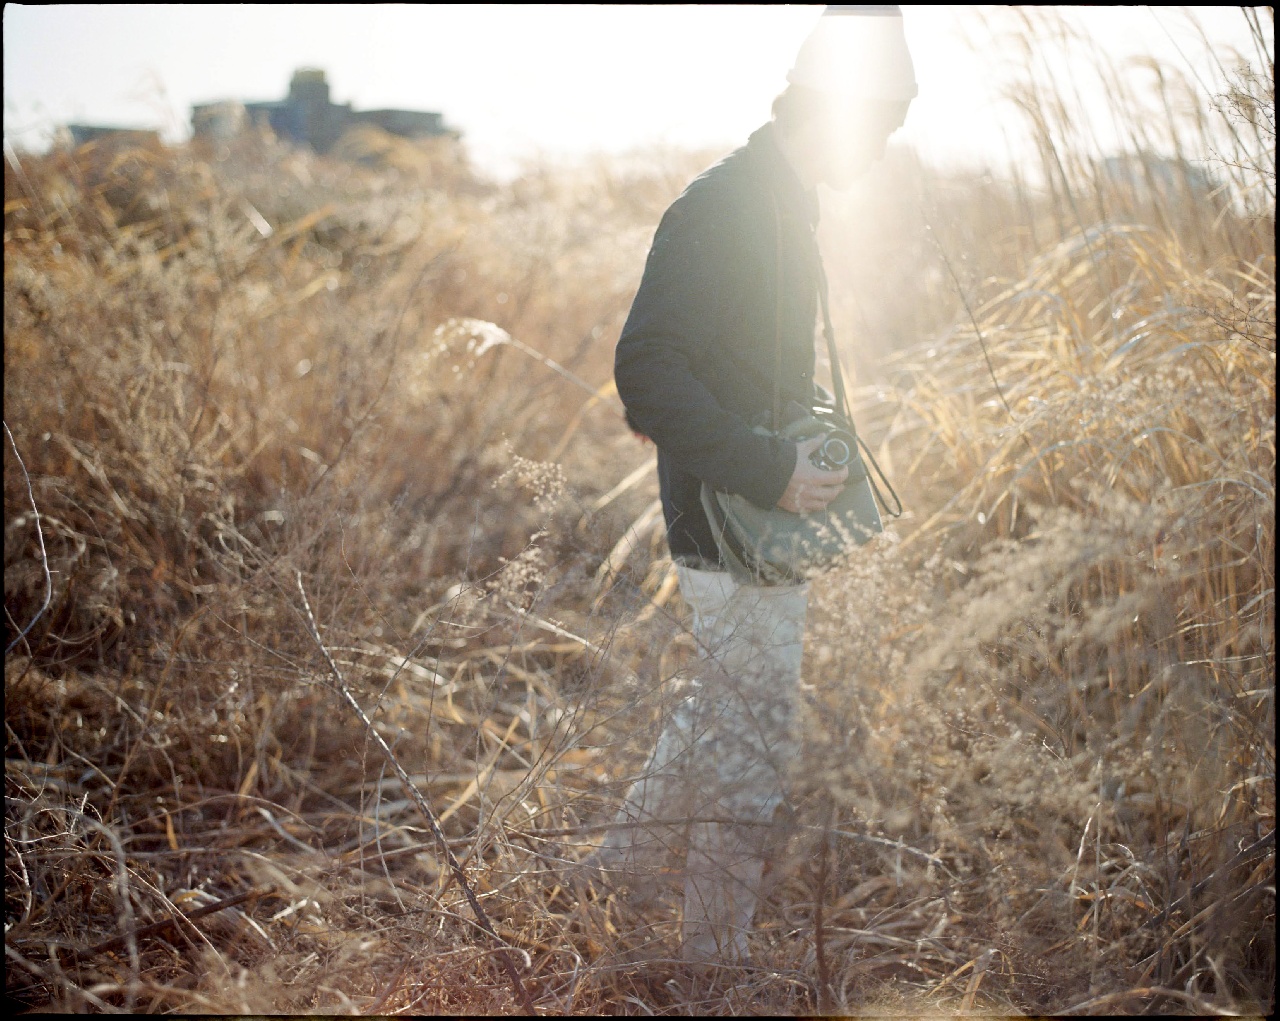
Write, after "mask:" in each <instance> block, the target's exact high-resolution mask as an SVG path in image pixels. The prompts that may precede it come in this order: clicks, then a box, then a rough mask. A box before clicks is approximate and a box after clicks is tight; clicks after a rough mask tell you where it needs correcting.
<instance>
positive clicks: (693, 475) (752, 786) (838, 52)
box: [592, 6, 916, 960]
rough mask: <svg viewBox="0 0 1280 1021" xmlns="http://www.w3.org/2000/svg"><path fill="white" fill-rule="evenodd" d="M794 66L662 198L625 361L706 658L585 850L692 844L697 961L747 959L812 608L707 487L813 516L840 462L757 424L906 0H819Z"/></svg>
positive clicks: (621, 874) (608, 865)
mask: <svg viewBox="0 0 1280 1021" xmlns="http://www.w3.org/2000/svg"><path fill="white" fill-rule="evenodd" d="M787 80H788V82H789V83H790V84H789V85H788V87H787V89H786V91H785V92H784V93H783V94H782V95H781V96H779V97H778V99H777V100H776V101H775V103H774V110H773V114H774V116H773V118H772V120H771V121H770V123H768V124H766V125H765V126H763V127H762V128H760V129H759V130H758V131H756V132H755V133H754V134H752V135H751V137H750V139H749V140H748V142H747V144H746V145H745V146H743V147H742V148H740V149H738V150H737V151H735V152H733V153H731V154H730V155H729V156H727V157H726V158H725V159H723V160H722V161H721V162H720V163H718V164H716V165H715V166H713V167H712V168H711V169H709V170H707V171H706V172H705V173H703V174H702V175H701V176H699V177H698V178H697V179H696V180H695V181H693V183H692V184H690V185H689V187H688V188H687V189H686V190H685V191H684V193H683V194H682V195H681V196H680V197H679V198H678V199H677V200H676V201H675V202H674V203H673V204H672V206H671V207H670V208H669V209H668V210H667V212H666V214H665V215H664V216H663V218H662V221H661V223H660V225H659V227H658V230H657V233H656V234H655V236H654V240H653V246H652V249H651V250H650V253H649V257H648V261H647V263H646V265H645V270H644V276H643V279H642V281H641V284H640V288H639V291H638V292H637V294H636V298H635V302H634V304H633V305H632V308H631V313H630V316H629V317H628V319H627V322H626V325H625V327H624V328H623V331H622V335H621V338H620V340H619V342H618V347H617V353H616V361H615V378H616V381H617V385H618V393H619V395H620V396H621V398H622V401H623V403H624V404H625V406H626V410H627V419H628V422H629V423H630V424H631V426H632V427H633V428H634V429H635V430H636V431H637V432H640V433H642V434H643V435H645V436H648V437H649V438H650V439H652V440H653V441H654V443H655V444H656V446H657V448H658V477H659V483H660V487H661V493H662V503H663V510H664V514H665V519H666V525H667V539H668V544H669V546H670V549H671V555H672V558H673V559H674V561H675V563H676V565H677V570H678V573H679V580H680V590H681V594H682V596H683V598H684V600H685V602H686V603H687V604H688V605H689V606H690V608H691V609H692V612H693V632H694V636H695V638H696V640H697V643H698V646H699V656H700V666H699V671H698V676H697V678H696V679H694V680H693V681H692V682H691V684H690V685H689V686H688V688H687V689H686V692H685V697H684V698H683V700H682V701H681V703H680V704H679V706H678V707H677V708H676V710H675V711H674V712H673V714H672V717H671V719H670V720H669V721H668V722H667V724H666V726H665V728H664V730H663V733H662V735H661V737H660V738H659V741H658V744H657V747H656V748H655V750H654V752H653V754H652V756H651V757H650V760H649V762H648V764H647V765H646V768H645V772H644V774H643V775H642V777H641V778H640V779H639V780H638V781H637V782H636V783H635V784H634V786H633V788H632V789H631V791H630V793H629V794H628V796H627V799H626V803H625V804H624V806H623V808H622V810H621V812H620V813H619V817H618V820H617V823H618V824H617V825H616V826H615V828H614V829H613V830H611V831H610V833H609V835H608V837H607V839H606V841H605V843H604V845H603V847H602V848H601V849H600V850H599V851H598V852H597V853H596V855H594V856H593V858H592V867H593V868H596V869H598V870H601V871H602V873H603V874H604V875H606V876H610V877H612V879H613V881H614V882H615V883H616V884H623V885H629V886H631V887H632V888H633V889H635V888H637V887H639V886H641V885H643V884H642V882H641V880H642V877H643V876H644V875H645V874H646V873H647V872H653V871H656V870H658V869H660V868H661V866H662V865H663V864H664V863H665V855H666V853H667V852H668V851H670V850H671V849H673V848H675V847H678V846H679V845H680V844H681V843H684V842H686V841H687V858H686V862H685V868H684V873H685V889H684V916H683V952H684V955H685V956H686V958H687V959H690V960H717V959H718V960H742V959H745V957H746V935H747V933H748V931H749V930H750V926H751V922H752V919H753V917H754V914H755V910H756V906H757V903H758V901H759V896H760V881H761V876H762V870H763V866H764V860H765V856H766V851H767V846H768V841H767V839H766V838H767V833H768V829H769V824H770V823H771V819H772V816H773V815H774V812H775V809H777V808H779V807H780V806H782V805H783V804H784V803H785V790H786V787H785V784H786V769H785V766H786V763H787V762H788V761H789V760H791V759H792V758H794V756H795V753H796V752H797V750H798V746H797V743H796V739H795V736H794V735H793V733H792V727H791V721H792V715H793V710H794V703H795V698H796V694H797V691H798V687H799V682H800V665H801V658H802V651H803V634H804V619H805V612H806V607H807V586H805V585H781V586H762V585H756V584H750V583H744V582H743V581H742V580H740V579H737V578H735V577H734V576H732V575H731V574H729V573H728V572H727V571H726V570H725V569H724V564H723V563H722V561H721V557H720V554H719V552H718V549H717V545H716V539H715V536H714V534H713V531H712V527H711V525H710V523H709V522H708V520H707V516H706V514H705V512H704V510H703V506H702V502H701V495H700V494H701V488H702V484H703V482H707V483H709V484H710V485H711V486H712V487H714V488H716V489H720V490H727V491H729V492H732V493H739V494H742V495H744V496H746V497H747V498H748V499H749V500H751V501H752V502H753V503H755V504H758V505H759V506H761V507H765V508H771V507H774V506H777V507H780V508H782V509H784V510H787V511H791V512H794V513H801V514H804V513H813V512H816V511H820V510H822V509H823V508H825V507H826V506H827V504H828V503H830V502H831V501H832V500H833V499H835V497H836V496H837V495H838V494H839V492H840V490H841V488H842V486H843V484H844V483H845V481H846V479H847V477H848V469H847V468H841V469H840V470H838V471H824V470H822V469H820V468H818V467H815V466H814V465H813V464H812V463H811V461H810V456H809V455H810V454H811V453H812V452H813V451H814V450H815V449H816V448H817V446H818V445H819V443H820V442H821V438H814V439H811V440H806V441H803V442H800V443H792V442H788V441H785V440H781V439H778V438H776V437H773V436H769V435H765V434H762V433H760V432H758V431H757V430H756V429H754V428H753V427H754V426H757V425H763V424H765V423H767V422H768V420H769V412H770V410H771V409H772V408H773V407H774V404H775V398H780V399H781V400H782V401H785V402H790V401H795V402H796V403H798V404H799V405H801V406H802V407H806V408H809V407H812V406H813V405H814V402H815V398H816V392H815V384H814V380H813V371H814V361H815V359H814V326H815V318H816V314H817V310H818V301H819V287H820V281H821V274H822V268H821V262H820V256H819V253H818V249H817V243H816V241H815V238H814V230H815V228H816V226H817V220H818V200H817V194H816V186H817V185H818V184H825V185H828V186H830V187H833V188H846V187H848V186H849V185H850V184H851V183H852V182H853V181H854V180H855V179H856V178H857V177H858V176H859V175H860V174H862V173H863V172H864V171H866V170H867V169H868V168H869V167H870V166H871V164H872V163H873V162H874V161H876V160H878V159H879V158H880V157H881V156H882V155H883V154H884V147H885V144H886V142H887V141H888V138H889V136H890V135H891V134H892V133H893V132H894V131H895V130H896V129H897V128H898V127H900V126H901V124H902V122H903V119H904V118H905V116H906V111H907V106H908V104H909V102H910V100H911V99H912V98H913V97H914V96H915V94H916V84H915V75H914V71H913V69H912V65H911V59H910V56H909V55H908V53H907V48H906V42H905V37H904V35H903V31H902V18H901V14H900V12H899V10H898V8H897V7H896V6H877V7H828V8H827V9H826V11H825V12H824V13H823V15H822V17H821V19H820V20H819V23H818V25H817V27H816V28H815V29H814V31H813V33H812V34H811V35H810V36H809V38H808V39H807V40H806V41H805V43H804V45H803V46H802V48H801V50H800V53H799V55H798V57H797V59H796V63H795V67H793V68H792V70H791V72H790V73H789V74H788V76H787Z"/></svg>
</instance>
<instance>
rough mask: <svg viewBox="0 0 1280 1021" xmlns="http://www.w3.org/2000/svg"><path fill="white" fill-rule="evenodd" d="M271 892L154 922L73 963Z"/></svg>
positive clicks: (76, 955)
mask: <svg viewBox="0 0 1280 1021" xmlns="http://www.w3.org/2000/svg"><path fill="white" fill-rule="evenodd" d="M271 892H272V891H271V890H250V891H249V892H248V893H241V894H237V895H236V896H234V897H227V898H226V899H225V900H220V901H217V902H216V903H214V904H207V905H205V906H204V907H202V908H197V909H196V910H195V911H192V912H189V913H184V914H181V915H172V916H170V917H169V918H162V919H161V920H160V921H158V922H152V923H151V924H150V925H143V926H140V927H138V928H137V929H134V930H132V931H131V932H128V933H126V934H125V935H123V936H115V937H113V938H112V939H109V940H105V941H104V942H102V943H99V944H98V945H97V946H93V947H89V948H88V949H87V950H77V951H76V952H75V953H74V954H72V958H71V959H72V961H73V962H74V961H82V960H84V959H85V958H88V957H93V956H94V955H95V954H105V953H106V952H107V951H109V950H120V949H123V948H124V947H125V946H127V945H128V943H129V941H130V940H139V939H142V938H144V937H147V936H158V935H159V934H160V933H162V932H166V931H168V930H169V929H174V928H177V927H178V925H179V924H180V923H182V922H193V921H195V920H196V919H197V918H203V917H204V916H205V915H212V914H216V913H217V912H219V911H225V910H226V909H227V908H234V907H238V906H239V905H241V904H244V903H245V902H246V901H251V900H257V899H258V898H260V897H265V896H266V895H267V894H269V893H271Z"/></svg>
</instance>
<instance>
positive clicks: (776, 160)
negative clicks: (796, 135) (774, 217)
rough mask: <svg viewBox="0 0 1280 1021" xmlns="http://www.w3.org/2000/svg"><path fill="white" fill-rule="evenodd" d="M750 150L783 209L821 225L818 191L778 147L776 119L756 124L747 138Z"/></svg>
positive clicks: (806, 221) (811, 223)
mask: <svg viewBox="0 0 1280 1021" xmlns="http://www.w3.org/2000/svg"><path fill="white" fill-rule="evenodd" d="M747 150H748V152H750V153H752V155H753V156H754V157H755V161H756V165H757V166H758V167H759V168H760V169H761V172H762V174H763V176H764V177H765V179H766V181H767V183H768V186H769V187H770V188H771V189H772V191H773V193H774V195H775V196H777V198H778V203H779V206H780V207H781V209H783V210H784V211H786V212H787V213H789V214H790V215H791V216H793V217H796V218H797V219H799V220H800V221H801V222H802V223H805V224H807V225H808V226H809V227H810V228H811V229H812V228H815V227H817V225H818V192H817V190H816V189H813V188H806V187H805V186H804V185H803V184H802V183H801V182H800V178H799V177H797V176H796V172H795V171H794V170H792V169H791V164H790V163H788V162H787V158H786V157H785V156H783V155H782V150H781V149H779V148H778V139H777V136H776V134H775V132H774V127H773V122H772V121H770V122H769V123H767V124H765V125H763V126H761V127H759V128H757V129H756V130H755V131H753V132H752V133H751V135H750V137H748V139H747Z"/></svg>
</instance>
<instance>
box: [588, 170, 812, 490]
mask: <svg viewBox="0 0 1280 1021" xmlns="http://www.w3.org/2000/svg"><path fill="white" fill-rule="evenodd" d="M718 198H719V197H718V196H715V195H708V194H706V193H698V192H696V191H691V192H688V193H686V194H685V195H684V196H682V197H681V199H680V200H678V201H677V202H676V203H675V204H674V205H673V206H672V207H671V208H670V209H669V210H668V211H667V214H666V216H664V217H663V220H662V223H661V224H660V225H659V227H658V231H657V234H656V235H655V237H654V242H653V247H652V249H651V250H650V253H649V259H648V261H647V263H646V264H645V270H644V276H643V278H642V280H641V282H640V288H639V290H638V292H637V293H636V298H635V301H634V303H633V304H632V306H631V314H630V315H629V316H628V317H627V323H626V325H625V326H624V327H623V330H622V336H621V338H620V339H619V341H618V348H617V353H616V357H615V362H614V376H615V379H616V381H617V384H618V394H619V396H620V397H621V398H622V401H623V403H624V404H625V405H626V407H627V412H628V416H629V418H630V420H631V422H632V423H633V424H634V425H635V426H636V427H637V428H638V429H639V430H640V431H641V432H643V433H644V434H645V435H646V436H648V437H649V438H650V439H652V440H653V441H654V442H655V443H656V444H658V446H659V447H661V448H662V449H663V450H664V451H665V452H666V453H667V454H668V455H669V456H670V457H671V458H672V459H673V460H674V461H675V462H676V463H677V464H679V465H680V466H681V467H682V468H684V469H685V470H686V471H688V472H690V473H691V474H693V475H695V476H696V477H698V478H700V479H703V480H704V481H706V482H708V483H710V484H711V485H713V486H715V487H716V488H720V489H726V490H728V491H730V492H735V493H741V494H742V495H743V496H746V497H747V498H748V499H749V500H751V501H752V502H753V503H756V504H758V505H759V506H761V507H773V506H775V505H776V504H777V503H778V501H779V499H781V498H783V496H784V494H785V493H786V491H787V488H788V485H789V483H790V482H791V480H792V477H793V475H794V474H795V471H796V466H797V460H796V445H795V444H794V443H790V442H787V441H784V440H779V439H776V438H774V437H769V436H763V435H761V434H759V433H757V432H755V431H754V430H753V429H752V428H751V426H750V425H749V423H748V422H747V421H746V420H745V419H743V418H742V416H740V415H737V414H734V413H732V412H730V411H727V410H726V409H725V408H723V407H722V406H721V405H720V403H719V402H718V401H717V400H716V398H715V396H714V394H712V393H711V391H710V390H709V389H708V388H707V387H706V385H704V384H703V383H702V381H701V380H700V379H699V378H698V374H697V373H696V372H695V371H694V367H695V366H698V367H699V368H700V369H701V370H702V371H703V372H714V371H715V366H714V364H712V363H711V359H712V358H713V357H714V356H715V355H716V353H717V352H720V353H722V348H721V347H720V346H719V341H720V338H721V337H722V336H724V333H725V331H727V330H730V329H731V328H732V327H731V324H732V322H733V320H734V316H735V314H736V313H737V312H739V311H740V309H738V308H737V307H735V306H736V304H737V303H739V302H741V301H742V300H743V296H744V293H745V289H747V288H750V287H752V286H757V285H755V284H753V282H752V281H751V280H750V279H748V272H749V267H748V265H747V264H746V261H745V260H744V259H743V257H742V253H741V241H740V239H735V238H734V236H733V229H732V228H733V224H734V222H735V220H734V217H735V211H734V210H733V209H731V208H728V203H727V202H724V201H717V199H718Z"/></svg>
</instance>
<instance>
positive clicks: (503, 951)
mask: <svg viewBox="0 0 1280 1021" xmlns="http://www.w3.org/2000/svg"><path fill="white" fill-rule="evenodd" d="M294 574H295V577H296V578H297V582H298V592H299V594H300V595H301V596H302V606H303V609H305V610H306V613H307V624H308V627H309V629H310V631H311V637H312V639H314V641H315V643H316V645H317V646H318V647H319V649H320V652H321V654H322V655H323V656H324V658H325V662H327V663H328V664H329V672H330V673H331V674H332V675H333V679H334V684H335V686H336V687H337V690H338V693H339V694H340V695H341V696H342V698H343V701H345V702H346V703H347V705H349V706H350V707H351V709H352V711H354V712H355V714H356V716H357V717H359V719H360V722H361V723H363V724H364V726H365V730H366V731H367V732H368V733H369V735H370V736H371V737H372V738H373V740H374V742H375V743H376V744H377V745H378V747H379V748H381V749H382V754H383V756H385V758H386V760H387V763H388V765H390V766H391V768H392V769H394V770H395V773H396V776H397V777H399V778H400V783H401V784H402V785H403V786H404V789H405V793H406V794H408V795H409V798H410V800H411V801H412V802H413V804H414V806H415V807H416V808H417V809H418V811H419V812H420V813H421V814H422V818H423V819H424V820H425V821H426V823H427V826H428V827H429V828H430V830H431V833H432V836H434V837H435V839H436V844H437V845H438V846H439V848H440V853H441V854H442V855H443V856H444V859H445V861H446V862H447V863H448V865H449V870H450V871H451V872H452V873H453V878H454V879H455V880H456V881H457V883H458V887H459V889H461V890H462V892H463V894H464V895H465V896H466V898H467V903H468V904H470V905H471V910H472V911H473V912H475V916H476V921H477V923H479V925H480V928H481V929H483V930H484V931H485V932H486V933H488V935H489V936H490V937H491V938H492V939H493V941H494V942H495V943H497V944H498V949H497V954H496V956H497V958H498V961H499V962H500V963H501V964H502V968H503V970H504V971H505V972H506V973H507V978H508V980H509V981H510V982H511V989H512V991H513V992H514V993H515V996H516V1000H517V1002H518V1003H519V1004H520V1005H521V1007H523V1008H524V1010H525V1012H526V1013H527V1014H530V1015H536V1014H537V1013H538V1011H537V1009H536V1008H535V1007H534V1005H533V1000H532V998H531V997H530V996H529V991H528V989H526V988H525V985H524V983H523V982H522V981H521V980H520V975H519V973H518V972H517V971H516V966H515V962H514V961H513V960H512V957H511V953H510V947H509V946H508V944H507V943H506V941H505V940H503V939H502V937H501V936H499V935H498V933H497V932H496V931H495V930H494V927H493V923H492V922H491V921H490V920H489V916H488V914H486V913H485V910H484V908H483V907H482V906H481V905H480V900H479V898H477V897H476V894H475V891H474V890H473V889H472V888H471V884H470V883H469V882H467V877H466V874H465V873H464V872H463V871H462V866H461V865H460V864H458V859H457V858H456V857H455V856H454V853H453V851H451V850H450V849H449V842H448V840H446V839H445V835H444V831H443V830H442V829H441V828H440V823H439V820H438V819H437V818H436V814H435V812H434V811H433V810H432V808H431V806H430V805H429V804H428V803H427V799H426V798H425V797H424V796H423V794H422V792H421V791H420V790H418V788H417V786H416V785H415V784H414V782H413V780H411V779H410V777H409V774H408V773H407V772H406V771H405V768H404V766H402V765H401V764H400V760H399V759H397V758H396V756H395V753H394V752H392V750H391V747H390V746H389V745H388V744H387V742H386V741H385V740H384V739H383V737H382V735H381V734H380V733H378V730H377V728H375V727H374V725H373V721H372V720H370V719H369V717H368V716H367V715H366V713H365V711H364V709H362V708H361V706H360V703H359V702H357V701H356V698H355V696H354V695H352V694H351V689H350V688H348V687H347V682H346V681H345V680H344V679H343V676H342V672H341V671H340V670H339V669H338V665H337V664H336V663H335V662H334V661H333V657H332V656H331V655H330V654H329V650H328V649H327V648H326V647H325V644H324V641H323V639H321V637H320V629H319V628H318V627H317V626H316V619H315V616H314V615H313V614H312V612H311V604H310V603H309V602H308V601H307V592H306V589H305V588H303V585H302V572H301V571H295V572H294Z"/></svg>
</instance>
